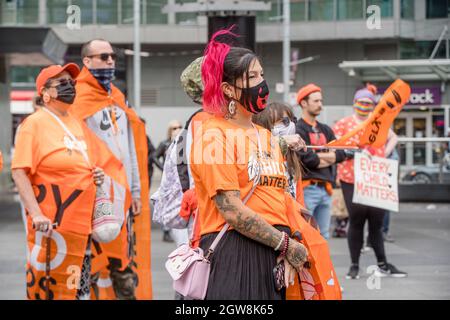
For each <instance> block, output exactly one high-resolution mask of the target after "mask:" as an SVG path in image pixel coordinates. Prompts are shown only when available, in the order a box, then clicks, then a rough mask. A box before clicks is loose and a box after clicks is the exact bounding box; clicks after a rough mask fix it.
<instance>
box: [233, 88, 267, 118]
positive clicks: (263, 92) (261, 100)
mask: <svg viewBox="0 0 450 320" xmlns="http://www.w3.org/2000/svg"><path fill="white" fill-rule="evenodd" d="M239 89H241V98H240V99H239V103H240V104H241V105H243V106H244V107H245V109H247V110H248V111H250V112H251V113H254V114H257V113H260V112H261V111H263V110H264V109H265V108H266V106H267V100H268V99H269V87H268V85H267V82H266V80H263V81H262V82H261V83H260V84H258V85H257V86H254V87H251V88H239ZM245 97H247V99H245ZM245 100H247V101H245Z"/></svg>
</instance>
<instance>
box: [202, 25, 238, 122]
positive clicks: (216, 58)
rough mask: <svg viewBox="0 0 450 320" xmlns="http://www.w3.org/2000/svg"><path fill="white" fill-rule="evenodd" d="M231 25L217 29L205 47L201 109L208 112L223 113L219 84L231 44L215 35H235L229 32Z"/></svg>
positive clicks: (223, 101) (222, 96)
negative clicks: (223, 28)
mask: <svg viewBox="0 0 450 320" xmlns="http://www.w3.org/2000/svg"><path fill="white" fill-rule="evenodd" d="M233 27H234V26H232V27H231V28H229V29H225V30H220V31H217V32H216V33H215V34H214V35H213V36H212V37H211V40H210V41H209V43H208V45H207V46H206V49H205V53H204V59H203V63H202V81H203V87H204V89H203V110H205V111H206V112H209V113H213V114H219V115H223V114H224V111H223V109H222V107H223V106H224V105H225V103H226V100H225V97H224V95H223V92H222V89H221V88H220V85H221V83H222V80H223V65H224V62H225V58H226V57H227V55H228V53H229V52H230V49H231V46H230V45H228V44H226V43H222V42H219V41H217V37H219V36H223V35H228V36H232V37H237V35H236V34H234V33H232V32H231V29H233Z"/></svg>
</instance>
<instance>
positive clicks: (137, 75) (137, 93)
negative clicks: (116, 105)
mask: <svg viewBox="0 0 450 320" xmlns="http://www.w3.org/2000/svg"><path fill="white" fill-rule="evenodd" d="M133 9H134V10H133V11H134V44H133V51H134V55H133V69H134V108H135V110H136V112H137V113H138V115H140V114H141V55H140V52H141V38H140V17H141V8H140V0H134V7H133Z"/></svg>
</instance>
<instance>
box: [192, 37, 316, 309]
mask: <svg viewBox="0 0 450 320" xmlns="http://www.w3.org/2000/svg"><path fill="white" fill-rule="evenodd" d="M223 36H226V37H227V38H228V39H229V38H230V37H233V36H235V35H234V34H232V33H231V32H230V31H229V30H223V31H219V32H217V33H216V34H215V35H213V37H212V40H211V41H210V42H209V44H208V46H207V48H206V51H205V56H204V60H203V64H202V81H203V85H204V92H203V109H204V110H205V111H207V112H209V113H213V114H214V115H215V116H214V117H212V118H211V119H209V120H206V121H205V122H204V123H203V124H202V130H197V132H198V133H199V134H196V135H195V137H194V144H196V147H195V151H194V152H192V153H191V161H190V163H191V172H192V176H193V178H194V182H195V188H196V193H197V197H198V208H199V212H198V217H197V222H196V223H197V224H198V225H199V229H200V236H201V238H200V248H202V249H203V250H204V252H208V251H209V249H211V244H212V243H213V241H214V240H215V239H216V238H217V236H218V233H219V232H220V231H221V230H223V231H224V232H225V233H224V234H223V237H220V236H219V238H218V239H220V240H219V242H218V245H217V247H216V248H215V250H214V253H213V254H212V255H210V256H209V258H210V261H211V273H210V275H209V285H208V290H207V294H206V299H207V300H211V299H227V300H228V299H233V300H234V299H238V300H241V299H242V300H248V299H264V300H267V299H269V300H280V299H284V298H285V289H284V287H288V286H289V285H291V284H293V281H294V276H295V273H296V271H298V270H300V269H301V268H302V266H303V264H304V262H305V261H306V258H307V250H306V248H305V247H304V246H303V245H302V244H300V243H299V242H297V241H295V240H294V239H291V238H290V229H289V221H288V217H287V205H286V198H285V192H286V188H287V186H288V177H287V174H286V172H287V170H286V168H285V164H284V159H283V156H282V153H281V150H280V146H279V144H278V143H271V134H270V132H269V131H268V130H266V129H264V128H262V127H260V126H256V125H254V124H253V123H252V116H253V115H254V114H257V113H259V112H261V111H262V110H264V109H265V107H266V105H267V100H268V96H269V89H268V86H267V83H266V81H265V80H264V72H263V68H262V66H261V63H260V60H259V59H258V57H257V56H256V55H255V53H254V52H252V51H251V50H248V49H245V48H238V47H232V46H230V45H228V44H226V43H223V42H219V41H218V38H219V37H223ZM236 141H237V143H236ZM240 142H242V143H240ZM197 146H200V147H197ZM225 230H226V231H225Z"/></svg>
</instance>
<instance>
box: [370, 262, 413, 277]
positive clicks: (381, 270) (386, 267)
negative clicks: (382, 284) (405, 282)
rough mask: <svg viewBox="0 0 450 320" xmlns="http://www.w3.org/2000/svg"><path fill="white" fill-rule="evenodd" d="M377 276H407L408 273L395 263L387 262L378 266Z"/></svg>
mask: <svg viewBox="0 0 450 320" xmlns="http://www.w3.org/2000/svg"><path fill="white" fill-rule="evenodd" d="M377 276H379V277H393V278H405V277H407V276H408V274H407V273H406V272H404V271H401V270H398V269H397V268H396V267H395V266H394V265H393V264H390V263H385V264H383V265H379V266H378V270H377Z"/></svg>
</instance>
